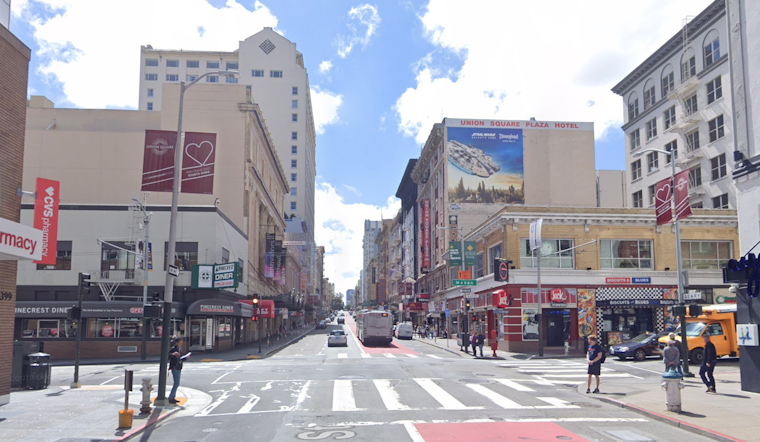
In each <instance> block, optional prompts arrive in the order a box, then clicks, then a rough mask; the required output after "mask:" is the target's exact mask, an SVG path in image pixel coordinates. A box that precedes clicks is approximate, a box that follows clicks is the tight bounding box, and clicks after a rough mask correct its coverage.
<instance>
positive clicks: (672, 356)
mask: <svg viewBox="0 0 760 442" xmlns="http://www.w3.org/2000/svg"><path fill="white" fill-rule="evenodd" d="M662 361H663V362H664V363H665V371H668V370H670V369H673V370H675V371H678V366H679V365H680V361H681V351H680V350H679V349H678V347H676V341H674V340H672V339H671V340H669V341H668V346H667V347H665V350H663V351H662Z"/></svg>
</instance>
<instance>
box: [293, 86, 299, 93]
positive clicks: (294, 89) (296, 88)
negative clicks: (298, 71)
mask: <svg viewBox="0 0 760 442" xmlns="http://www.w3.org/2000/svg"><path fill="white" fill-rule="evenodd" d="M293 95H298V86H293Z"/></svg>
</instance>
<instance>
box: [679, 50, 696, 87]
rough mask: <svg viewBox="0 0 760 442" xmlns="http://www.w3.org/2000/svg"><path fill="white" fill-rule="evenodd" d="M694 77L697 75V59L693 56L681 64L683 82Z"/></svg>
mask: <svg viewBox="0 0 760 442" xmlns="http://www.w3.org/2000/svg"><path fill="white" fill-rule="evenodd" d="M694 75H697V59H696V58H695V57H694V56H693V55H692V56H691V57H690V58H687V59H684V61H683V63H681V81H682V82H683V81H686V80H688V79H689V78H691V77H693V76H694Z"/></svg>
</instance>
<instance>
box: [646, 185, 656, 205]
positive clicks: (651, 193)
mask: <svg viewBox="0 0 760 442" xmlns="http://www.w3.org/2000/svg"><path fill="white" fill-rule="evenodd" d="M647 189H648V190H649V205H650V206H654V203H655V197H654V195H655V191H654V190H655V185H654V184H652V185H651V186H649V187H648V188H647Z"/></svg>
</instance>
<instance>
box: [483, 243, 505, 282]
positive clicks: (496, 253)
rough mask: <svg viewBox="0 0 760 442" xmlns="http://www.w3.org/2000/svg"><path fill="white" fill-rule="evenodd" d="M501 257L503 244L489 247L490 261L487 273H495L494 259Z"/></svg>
mask: <svg viewBox="0 0 760 442" xmlns="http://www.w3.org/2000/svg"><path fill="white" fill-rule="evenodd" d="M501 257H502V256H501V244H499V245H497V246H493V247H491V248H489V249H488V262H487V263H486V264H487V266H488V273H487V275H490V274H491V273H493V260H494V259H496V258H501Z"/></svg>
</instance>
